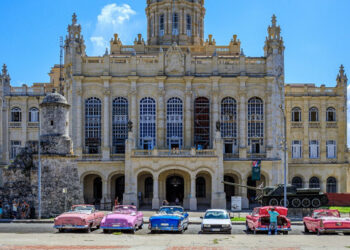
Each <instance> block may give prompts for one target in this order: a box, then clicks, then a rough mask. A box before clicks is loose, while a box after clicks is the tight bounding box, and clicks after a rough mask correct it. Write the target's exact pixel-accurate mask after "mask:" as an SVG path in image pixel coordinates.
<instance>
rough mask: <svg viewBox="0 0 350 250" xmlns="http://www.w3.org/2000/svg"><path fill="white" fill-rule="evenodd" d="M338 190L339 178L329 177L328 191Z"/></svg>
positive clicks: (334, 191)
mask: <svg viewBox="0 0 350 250" xmlns="http://www.w3.org/2000/svg"><path fill="white" fill-rule="evenodd" d="M336 192H337V179H335V178H334V177H328V178H327V193H336Z"/></svg>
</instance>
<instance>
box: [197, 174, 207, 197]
mask: <svg viewBox="0 0 350 250" xmlns="http://www.w3.org/2000/svg"><path fill="white" fill-rule="evenodd" d="M205 189H206V187H205V179H204V177H198V178H197V179H196V197H197V198H205V196H206V195H205V191H206V190H205Z"/></svg>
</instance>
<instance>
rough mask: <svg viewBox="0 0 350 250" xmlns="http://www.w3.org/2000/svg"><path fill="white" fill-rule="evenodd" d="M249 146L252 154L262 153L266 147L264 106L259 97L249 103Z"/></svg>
mask: <svg viewBox="0 0 350 250" xmlns="http://www.w3.org/2000/svg"><path fill="white" fill-rule="evenodd" d="M248 145H249V146H250V148H251V153H252V154H258V153H260V152H261V151H262V150H261V146H263V145H264V104H263V101H262V100H261V99H260V98H258V97H253V98H251V99H250V100H249V101H248Z"/></svg>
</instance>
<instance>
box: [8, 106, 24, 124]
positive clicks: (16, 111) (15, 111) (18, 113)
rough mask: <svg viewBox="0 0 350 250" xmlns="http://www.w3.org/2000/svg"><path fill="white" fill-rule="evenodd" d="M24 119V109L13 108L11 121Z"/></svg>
mask: <svg viewBox="0 0 350 250" xmlns="http://www.w3.org/2000/svg"><path fill="white" fill-rule="evenodd" d="M21 121H22V111H21V109H20V108H13V109H11V122H21Z"/></svg>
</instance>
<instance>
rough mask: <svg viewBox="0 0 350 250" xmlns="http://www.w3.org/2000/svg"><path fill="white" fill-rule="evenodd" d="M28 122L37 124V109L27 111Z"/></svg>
mask: <svg viewBox="0 0 350 250" xmlns="http://www.w3.org/2000/svg"><path fill="white" fill-rule="evenodd" d="M29 122H39V109H37V108H31V109H30V110H29Z"/></svg>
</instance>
